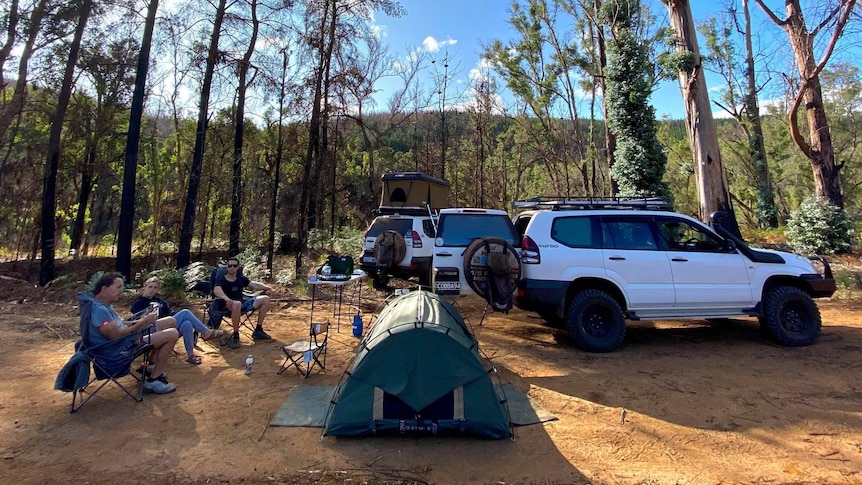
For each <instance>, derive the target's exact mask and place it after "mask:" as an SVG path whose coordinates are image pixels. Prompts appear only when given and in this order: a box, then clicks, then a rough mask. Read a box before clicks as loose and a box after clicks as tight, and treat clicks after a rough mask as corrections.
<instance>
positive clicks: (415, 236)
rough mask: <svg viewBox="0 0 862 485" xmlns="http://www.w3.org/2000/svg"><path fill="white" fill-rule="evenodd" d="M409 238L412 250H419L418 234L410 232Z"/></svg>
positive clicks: (420, 245)
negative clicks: (411, 242) (411, 240)
mask: <svg viewBox="0 0 862 485" xmlns="http://www.w3.org/2000/svg"><path fill="white" fill-rule="evenodd" d="M410 238H411V239H413V248H414V249H415V248H421V247H422V238H421V237H419V233H418V232H416V231H412V232H411V233H410Z"/></svg>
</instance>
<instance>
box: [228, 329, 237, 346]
mask: <svg viewBox="0 0 862 485" xmlns="http://www.w3.org/2000/svg"><path fill="white" fill-rule="evenodd" d="M228 347H230V348H232V349H238V348H239V332H234V333H233V335H232V336H231V337H230V342H228Z"/></svg>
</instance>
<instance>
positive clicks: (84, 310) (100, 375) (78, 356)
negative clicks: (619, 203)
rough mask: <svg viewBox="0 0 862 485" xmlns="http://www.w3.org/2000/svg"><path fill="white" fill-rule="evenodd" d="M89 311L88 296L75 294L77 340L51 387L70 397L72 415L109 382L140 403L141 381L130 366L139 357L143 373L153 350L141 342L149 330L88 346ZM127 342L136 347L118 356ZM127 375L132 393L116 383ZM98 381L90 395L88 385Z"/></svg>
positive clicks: (90, 304)
mask: <svg viewBox="0 0 862 485" xmlns="http://www.w3.org/2000/svg"><path fill="white" fill-rule="evenodd" d="M92 310H93V295H92V293H90V292H85V291H82V292H80V293H78V312H79V314H80V316H81V318H80V321H79V324H78V327H79V331H80V333H81V339H80V340H78V341H77V342H75V354H74V355H73V356H72V358H71V359H69V362H67V363H66V365H65V366H63V369H61V370H60V373H59V374H58V375H57V380H56V382H55V383H54V389H57V390H61V391H65V392H71V393H72V409H71V412H73V413H74V412H76V411H78V410H79V409H81V407H82V406H84V404H86V403H87V401H89V400H90V399H92V398H93V396H95V395H96V394H97V393H98V392H99V391H100V390H102V388H103V387H105V386H106V385H107V384H108V383H110V382H113V383H114V384H116V385H117V386H119V388H120V389H122V390H123V392H125V393H126V394H127V395H128V396H129V397H130V398H132V399H133V400H135V401H136V402H141V401H143V399H144V398H143V393H144V377H143V376H141V377H138V376H136V375H134V374H132V372H131V370H132V362H134V361H135V360H136V359H138V358H139V357H143V363H142V368H143V369H146V368H147V365H148V364H149V362H150V353H151V351H152V349H153V346H152V345H150V344H149V343H148V340H147V339H145V337H146V336H148V335H149V329H146V330H142V331H140V332H136V333H133V334H130V335H127V336H126V337H124V338H120V339H116V340H112V341H110V342H106V343H103V344H100V345H96V346H88V343H89V342H90V338H89V335H90V332H92V331H93V327H92V326H91V325H90V316H91V314H92ZM127 339H136V340H137V341H138V342H140V343H139V344H138V345H137V347H135V348H134V349H133V350H132V351H131V352H128V353H120V352H119V349H120V348H121V347H122V346H124V345H125V344H126V343H127V342H128V340H127ZM91 366H92V368H93V371H94V376H93V378H92V379H91V378H90V367H91ZM127 375H131V376H132V377H134V378H135V379H136V380H137V391H136V392H134V393H133V392H132V390H130V388H127V387H126V386H124V385H123V383H121V382H120V381H119V379H121V378H123V377H125V376H127ZM98 380H100V381H103V382H102V383H101V384H100V385H99V386H98V387H97V388H96V389H95V390H93V391H90V390H89V387H90V385H92V384H93V383H94V382H95V381H98ZM84 393H86V394H88V395H87V397H86V398H83V399H82V400H81V401H79V400H78V399H79V397H83V396H82V394H84Z"/></svg>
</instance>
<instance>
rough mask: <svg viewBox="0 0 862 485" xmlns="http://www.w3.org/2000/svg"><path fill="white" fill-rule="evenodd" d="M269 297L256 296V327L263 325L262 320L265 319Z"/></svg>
mask: <svg viewBox="0 0 862 485" xmlns="http://www.w3.org/2000/svg"><path fill="white" fill-rule="evenodd" d="M269 303H270V300H269V297H268V296H266V295H258V296H257V297H256V298H255V299H254V307H255V308H256V309H257V325H258V326H259V327H260V326H262V325H263V319H264V318H266V312H268V311H269Z"/></svg>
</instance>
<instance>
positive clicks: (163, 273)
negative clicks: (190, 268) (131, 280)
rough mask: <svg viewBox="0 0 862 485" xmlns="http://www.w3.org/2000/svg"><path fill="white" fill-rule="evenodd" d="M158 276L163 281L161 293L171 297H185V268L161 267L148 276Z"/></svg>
mask: <svg viewBox="0 0 862 485" xmlns="http://www.w3.org/2000/svg"><path fill="white" fill-rule="evenodd" d="M153 276H155V277H157V278H158V279H159V281H161V285H160V286H159V294H161V295H162V296H164V297H166V298H169V299H179V298H183V297H184V296H185V294H186V284H187V283H186V270H185V268H180V269H174V268H161V269H157V270H155V271H153V272H151V273H150V274H149V275H147V278H151V277H153Z"/></svg>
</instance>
